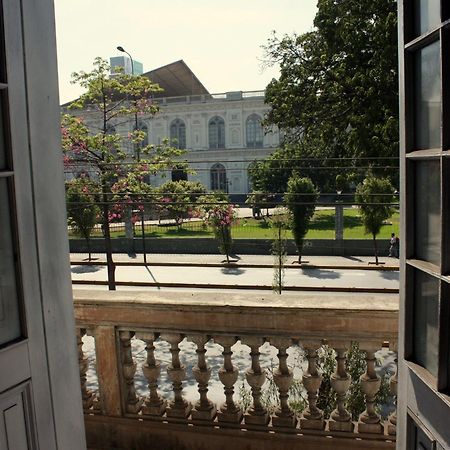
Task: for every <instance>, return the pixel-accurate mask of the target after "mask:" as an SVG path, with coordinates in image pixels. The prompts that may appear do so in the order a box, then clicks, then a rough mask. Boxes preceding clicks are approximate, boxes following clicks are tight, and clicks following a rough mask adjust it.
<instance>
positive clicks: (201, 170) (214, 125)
mask: <svg viewBox="0 0 450 450" xmlns="http://www.w3.org/2000/svg"><path fill="white" fill-rule="evenodd" d="M144 75H145V76H148V77H149V78H150V79H151V80H152V81H153V82H155V83H158V84H159V85H160V86H161V87H162V88H163V89H164V91H163V92H162V93H158V94H156V95H155V99H156V100H157V102H158V103H159V106H160V111H159V113H158V114H157V115H156V116H150V115H149V116H145V115H143V116H140V117H139V125H138V126H139V128H140V129H142V130H144V131H147V133H148V144H155V145H157V144H160V143H161V142H162V140H163V139H165V138H169V139H170V140H171V141H172V143H173V145H176V146H178V147H179V148H184V149H186V150H187V153H186V155H184V156H183V158H182V159H183V160H187V161H188V163H189V165H190V168H191V169H193V170H194V171H195V172H196V173H195V174H185V173H183V172H181V171H179V170H174V171H172V173H171V174H170V173H169V174H168V173H163V174H159V175H157V176H151V177H150V180H151V183H152V184H153V185H156V186H158V185H160V184H162V183H164V182H165V181H167V180H168V179H180V178H187V179H189V180H193V181H197V180H198V181H200V182H201V183H202V184H203V185H204V186H205V187H206V188H207V189H208V190H212V191H214V190H221V191H224V192H228V193H229V194H230V196H231V197H232V199H233V200H235V201H237V200H243V199H245V196H246V194H247V193H248V192H249V190H250V189H251V187H250V183H249V177H248V168H249V165H250V164H251V163H252V162H253V161H255V160H261V159H264V158H266V157H267V156H268V155H269V154H270V153H272V152H273V151H274V149H275V148H276V147H277V146H278V144H279V133H278V130H277V129H270V130H267V129H263V127H262V125H261V121H262V119H263V118H264V115H265V113H266V112H267V111H268V109H269V107H268V106H267V105H266V104H265V103H264V91H251V92H242V91H237V92H227V93H224V94H210V93H209V92H208V91H207V89H206V88H205V87H204V86H203V84H202V83H201V82H200V81H199V80H198V79H197V77H196V76H195V74H194V73H193V72H192V71H191V70H190V69H189V67H188V66H187V65H186V63H185V62H184V61H182V60H180V61H176V62H174V63H171V64H168V65H166V66H163V67H160V68H158V69H156V70H153V71H150V72H147V73H145V74H144ZM84 117H85V119H86V121H87V123H88V125H89V126H92V127H96V123H95V122H96V120H95V118H94V117H93V116H90V115H89V114H85V115H84ZM134 127H135V118H134V116H130V117H129V120H126V121H124V119H123V117H120V118H119V119H118V120H117V124H114V129H115V132H117V133H119V134H121V135H122V136H126V135H127V134H128V133H129V132H131V131H132V130H133V129H134ZM145 144H147V142H145ZM127 151H128V152H129V153H130V155H131V154H132V153H133V151H134V149H133V148H131V147H130V148H128V149H127Z"/></svg>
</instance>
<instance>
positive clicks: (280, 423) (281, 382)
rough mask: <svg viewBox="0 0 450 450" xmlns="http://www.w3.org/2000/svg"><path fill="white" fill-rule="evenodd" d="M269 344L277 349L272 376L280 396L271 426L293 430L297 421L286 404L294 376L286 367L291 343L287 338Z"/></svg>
mask: <svg viewBox="0 0 450 450" xmlns="http://www.w3.org/2000/svg"><path fill="white" fill-rule="evenodd" d="M270 343H271V345H273V346H274V347H276V348H277V349H278V368H277V369H276V370H275V372H274V374H273V379H274V381H275V384H276V385H277V388H278V392H279V395H280V407H279V408H278V409H277V410H276V411H275V416H273V417H272V425H273V426H274V427H289V428H295V427H296V425H297V419H296V417H295V414H294V412H293V411H292V409H291V408H290V407H289V403H288V400H289V389H290V387H291V386H292V383H293V381H294V375H293V373H292V370H291V369H289V367H288V365H287V357H288V354H287V353H286V350H287V348H288V347H289V346H290V345H291V343H292V341H291V339H289V338H272V339H270Z"/></svg>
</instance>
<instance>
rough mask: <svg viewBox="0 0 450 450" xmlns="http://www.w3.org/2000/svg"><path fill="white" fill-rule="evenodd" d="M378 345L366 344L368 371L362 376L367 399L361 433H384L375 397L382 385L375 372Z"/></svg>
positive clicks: (360, 423) (360, 426)
mask: <svg viewBox="0 0 450 450" xmlns="http://www.w3.org/2000/svg"><path fill="white" fill-rule="evenodd" d="M378 348H379V347H378V346H375V345H371V344H366V345H365V348H362V349H363V350H364V351H365V352H366V364H367V369H366V373H364V374H362V375H361V377H360V382H361V389H362V391H363V393H364V396H365V400H366V410H365V411H364V412H363V413H362V414H361V415H360V416H359V421H358V432H359V433H383V426H382V424H381V419H380V416H379V415H378V414H377V413H376V411H375V399H376V396H377V393H378V391H379V390H380V386H381V378H380V377H379V376H378V375H377V373H376V372H375V352H376V350H378Z"/></svg>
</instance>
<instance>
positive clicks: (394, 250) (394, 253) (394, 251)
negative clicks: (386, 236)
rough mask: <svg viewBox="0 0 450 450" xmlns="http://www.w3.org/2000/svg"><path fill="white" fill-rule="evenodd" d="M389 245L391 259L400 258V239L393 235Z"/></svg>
mask: <svg viewBox="0 0 450 450" xmlns="http://www.w3.org/2000/svg"><path fill="white" fill-rule="evenodd" d="M389 243H390V244H391V245H390V247H389V256H390V257H391V258H398V247H399V239H398V237H397V236H396V235H395V233H392V234H391V240H390V241H389Z"/></svg>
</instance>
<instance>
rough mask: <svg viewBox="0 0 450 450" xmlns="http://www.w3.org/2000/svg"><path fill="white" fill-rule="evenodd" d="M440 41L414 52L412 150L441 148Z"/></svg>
mask: <svg viewBox="0 0 450 450" xmlns="http://www.w3.org/2000/svg"><path fill="white" fill-rule="evenodd" d="M439 48H440V47H439V41H438V42H434V43H433V44H431V45H428V46H427V47H424V48H422V49H420V50H418V51H417V53H416V54H415V60H414V65H415V68H414V72H415V89H414V90H415V93H414V95H415V102H414V103H415V105H414V106H415V126H414V129H415V149H416V150H418V149H427V148H439V147H440V146H441V88H440V86H441V75H440V67H441V65H440V58H439Z"/></svg>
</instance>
